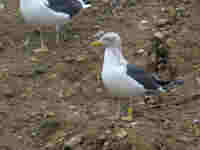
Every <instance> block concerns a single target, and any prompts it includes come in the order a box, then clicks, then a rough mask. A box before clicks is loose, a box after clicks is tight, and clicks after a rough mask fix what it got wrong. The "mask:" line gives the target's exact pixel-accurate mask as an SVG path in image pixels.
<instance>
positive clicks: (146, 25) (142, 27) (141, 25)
mask: <svg viewBox="0 0 200 150" xmlns="http://www.w3.org/2000/svg"><path fill="white" fill-rule="evenodd" d="M138 28H139V29H140V30H143V31H144V30H148V29H150V25H149V21H147V20H141V21H140V23H139V24H138Z"/></svg>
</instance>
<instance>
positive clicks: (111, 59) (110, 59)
mask: <svg viewBox="0 0 200 150" xmlns="http://www.w3.org/2000/svg"><path fill="white" fill-rule="evenodd" d="M122 64H127V61H126V60H125V58H124V56H123V55H122V53H121V49H120V48H106V49H105V54H104V67H105V66H111V65H112V66H113V65H114V66H119V65H122Z"/></svg>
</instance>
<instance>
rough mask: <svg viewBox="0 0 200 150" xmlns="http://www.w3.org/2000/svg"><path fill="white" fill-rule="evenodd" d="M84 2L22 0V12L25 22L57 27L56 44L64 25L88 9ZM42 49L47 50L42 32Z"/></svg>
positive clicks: (72, 0) (74, 0)
mask: <svg viewBox="0 0 200 150" xmlns="http://www.w3.org/2000/svg"><path fill="white" fill-rule="evenodd" d="M90 6H91V5H89V4H86V2H85V1H84V0H20V12H21V14H22V16H23V17H24V19H25V21H26V22H27V23H30V24H37V25H39V26H40V25H56V31H57V35H56V43H58V42H59V36H60V35H59V32H60V30H61V28H62V27H63V25H64V24H65V23H67V22H68V21H70V20H71V18H72V17H73V16H74V15H76V14H78V13H79V11H80V10H81V9H82V8H88V7H90ZM40 42H41V48H42V49H44V48H45V49H46V48H47V47H46V46H45V43H44V39H43V36H42V32H41V31H40Z"/></svg>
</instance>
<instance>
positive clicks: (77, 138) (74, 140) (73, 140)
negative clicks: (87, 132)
mask: <svg viewBox="0 0 200 150" xmlns="http://www.w3.org/2000/svg"><path fill="white" fill-rule="evenodd" d="M82 139H83V135H82V134H79V135H76V136H74V137H72V138H71V139H70V140H69V141H67V142H65V145H66V146H69V147H71V148H73V147H74V146H75V145H77V144H79V143H81V141H82Z"/></svg>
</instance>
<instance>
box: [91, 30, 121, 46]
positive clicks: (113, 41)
mask: <svg viewBox="0 0 200 150" xmlns="http://www.w3.org/2000/svg"><path fill="white" fill-rule="evenodd" d="M90 45H91V46H95V47H97V46H104V47H105V48H119V47H120V46H121V39H120V36H119V34H117V33H115V32H107V33H105V34H103V35H102V37H101V38H100V39H99V40H97V41H94V42H92V43H91V44H90Z"/></svg>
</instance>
